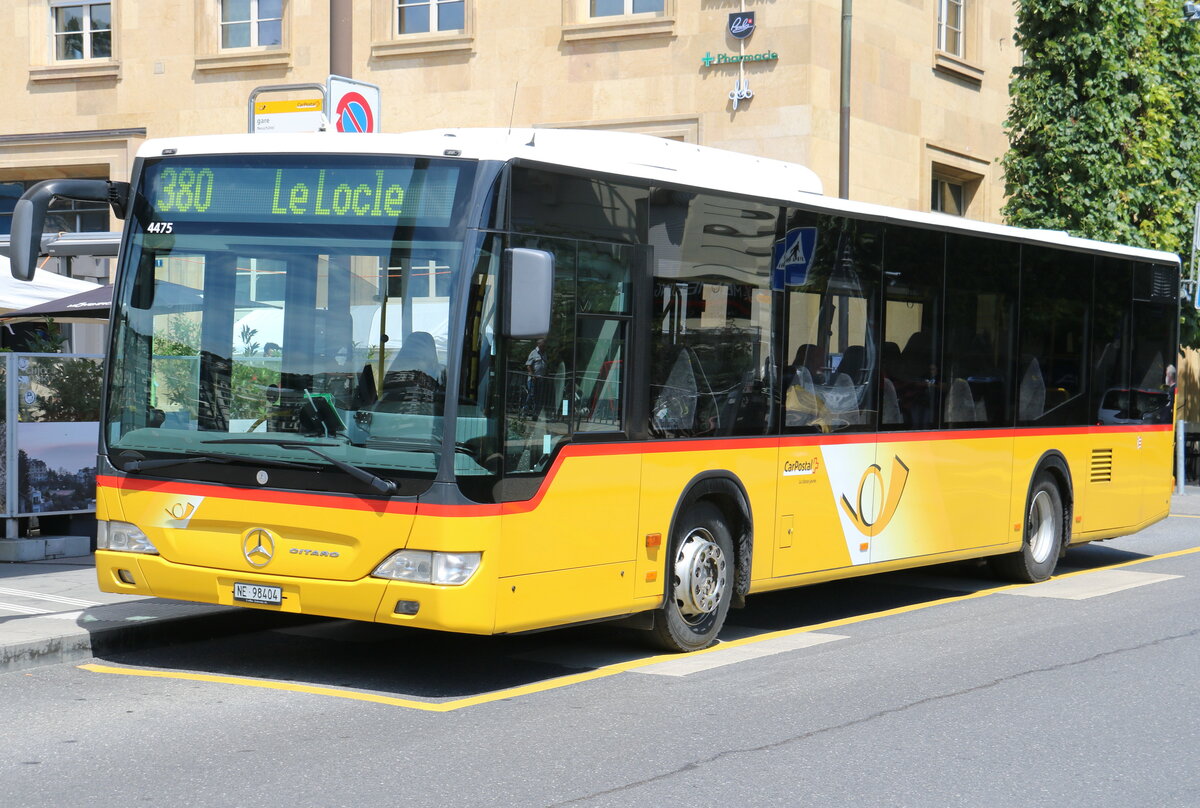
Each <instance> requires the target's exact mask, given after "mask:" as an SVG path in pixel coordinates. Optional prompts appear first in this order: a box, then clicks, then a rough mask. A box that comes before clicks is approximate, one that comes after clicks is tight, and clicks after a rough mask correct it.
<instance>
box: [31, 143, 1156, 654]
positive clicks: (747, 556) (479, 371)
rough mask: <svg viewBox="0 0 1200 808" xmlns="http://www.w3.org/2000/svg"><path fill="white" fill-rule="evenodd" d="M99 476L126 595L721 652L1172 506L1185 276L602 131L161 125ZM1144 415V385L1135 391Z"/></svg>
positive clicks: (135, 228) (131, 266)
mask: <svg viewBox="0 0 1200 808" xmlns="http://www.w3.org/2000/svg"><path fill="white" fill-rule="evenodd" d="M55 196H58V197H65V198H72V199H87V200H108V201H110V202H111V203H112V205H113V207H114V209H115V210H116V211H117V215H118V216H120V217H123V218H124V219H125V229H124V233H123V239H122V246H121V251H120V257H119V264H118V269H117V277H116V291H115V295H114V303H115V305H114V311H113V320H112V333H111V345H110V351H109V355H108V363H107V370H106V384H105V395H104V408H103V416H102V418H103V423H102V435H101V438H100V447H99V460H98V472H97V518H98V519H99V524H100V530H99V536H98V547H99V549H98V552H97V553H96V563H97V570H98V574H99V579H100V586H101V588H102V589H104V590H105V591H110V592H125V593H139V594H145V595H154V596H157V597H165V598H180V599H186V600H192V601H203V602H208V603H220V604H225V605H242V606H246V607H248V608H254V609H266V610H275V611H282V612H298V613H305V614H313V615H328V616H331V617H340V618H353V619H358V620H370V621H376V622H380V623H389V624H394V625H404V626H416V627H423V628H429V629H440V630H445V631H458V632H472V633H479V634H493V633H495V634H499V633H507V632H521V631H528V630H534V629H543V628H548V627H553V626H562V625H568V624H574V623H581V622H586V621H595V620H605V619H625V620H626V621H627V622H629V623H631V624H636V625H639V626H641V627H643V628H646V629H648V630H650V631H651V632H652V633H653V636H654V637H655V638H656V639H657V641H658V642H659V643H660V644H662V645H664V646H666V647H667V648H671V649H677V650H693V649H698V648H703V647H705V646H707V645H709V644H711V643H712V642H713V641H714V639H715V637H716V636H717V633H718V632H719V631H720V629H721V626H722V623H723V621H724V620H725V616H726V612H727V610H728V609H729V608H730V606H731V605H732V606H739V605H741V604H742V603H743V602H744V599H745V597H746V596H747V595H751V594H754V593H756V592H764V591H767V590H774V589H780V588H785V587H794V586H799V585H803V584H808V583H813V582H820V581H828V580H831V579H836V578H844V577H847V576H855V575H863V574H867V573H872V572H880V571H885V570H896V569H900V568H905V567H914V566H919V565H924V564H933V563H941V562H946V561H954V560H961V559H973V558H986V559H988V561H989V562H990V564H991V566H992V567H993V568H994V569H995V570H996V571H997V572H998V573H999V574H1000V575H1002V576H1005V577H1007V578H1010V579H1015V580H1018V581H1039V580H1043V579H1045V578H1047V577H1049V576H1050V575H1051V574H1052V573H1053V571H1054V568H1055V565H1056V563H1057V561H1058V559H1059V558H1060V556H1061V555H1062V554H1063V553H1064V552H1065V551H1066V549H1067V547H1068V546H1070V545H1073V544H1080V543H1084V542H1088V541H1092V540H1096V539H1105V538H1110V537H1114V536H1119V535H1123V534H1127V533H1132V532H1134V531H1137V530H1139V529H1141V528H1143V527H1145V526H1147V525H1149V524H1151V523H1153V522H1155V521H1156V520H1159V519H1162V518H1163V517H1164V516H1166V514H1167V510H1168V505H1169V498H1170V490H1171V485H1172V479H1171V463H1170V457H1171V445H1172V423H1171V421H1172V415H1173V413H1172V407H1171V406H1169V402H1166V403H1164V402H1165V401H1166V399H1165V397H1164V396H1163V395H1156V394H1155V395H1141V396H1136V397H1126V399H1127V400H1125V399H1123V400H1122V407H1121V415H1122V417H1121V418H1113V417H1111V413H1110V410H1111V409H1112V404H1111V401H1110V400H1109V399H1111V398H1112V395H1111V391H1113V390H1117V391H1122V390H1139V391H1163V392H1164V393H1165V392H1166V391H1165V389H1164V379H1165V374H1166V373H1167V366H1168V365H1169V363H1171V362H1172V361H1173V360H1174V357H1175V353H1176V329H1177V327H1178V317H1177V311H1178V286H1179V272H1180V266H1179V260H1178V259H1177V257H1176V256H1174V255H1170V254H1166V253H1161V252H1155V251H1151V250H1146V249H1138V248H1132V247H1122V246H1117V245H1112V244H1104V243H1099V242H1094V241H1087V240H1083V239H1078V238H1072V237H1069V236H1067V235H1065V234H1063V233H1057V232H1045V231H1028V230H1019V229H1015V228H1010V227H1002V226H997V225H991V224H983V223H979V222H972V221H967V220H965V219H962V218H957V217H950V216H945V215H939V214H923V213H913V212H908V211H902V210H896V209H890V208H884V207H878V206H874V205H867V204H860V203H856V202H850V201H845V200H838V199H831V198H828V197H825V196H822V195H821V187H820V183H819V181H818V180H817V178H816V175H815V174H814V173H813V172H811V171H809V170H807V169H805V168H803V167H800V166H797V165H793V164H788V163H782V162H776V161H771V160H765V159H757V158H754V157H750V156H745V155H739V154H733V153H728V152H722V151H718V150H715V149H710V148H705V147H701V146H696V145H692V144H686V143H679V142H672V141H668V140H661V139H657V138H652V137H647V136H640V135H630V134H618V133H610V132H595V131H556V130H465V129H464V130H445V131H427V132H414V133H409V134H396V135H383V134H378V135H340V134H313V135H297V134H287V135H278V136H276V135H265V134H258V135H234V136H215V137H190V138H176V139H167V140H152V141H148V142H147V143H145V144H144V145H143V146H142V147H141V148H140V149H139V151H138V155H137V160H136V162H135V164H134V168H133V174H132V177H131V178H130V181H129V182H128V183H125V182H104V181H93V180H52V181H49V182H48V183H43V184H41V185H39V186H36V187H34V188H32V189H31V190H30V191H29V192H28V193H27V194H26V195H25V196H24V197H23V198H22V199H21V201H20V202H19V203H18V206H17V210H16V213H15V215H14V236H13V244H14V248H13V271H14V273H16V274H18V275H19V276H25V277H27V276H28V275H29V273H30V272H31V269H32V266H33V262H34V260H35V259H36V257H37V252H38V235H39V234H40V232H41V229H42V219H43V216H44V214H45V210H46V207H47V205H48V203H49V202H50V201H51V200H52V199H53V198H54V197H55ZM1140 402H1149V403H1151V404H1153V406H1152V407H1150V406H1147V407H1146V411H1145V412H1142V411H1140V410H1139V407H1138V405H1139V403H1140Z"/></svg>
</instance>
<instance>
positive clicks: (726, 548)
mask: <svg viewBox="0 0 1200 808" xmlns="http://www.w3.org/2000/svg"><path fill="white" fill-rule="evenodd" d="M733 582H734V555H733V539H732V538H731V536H730V533H729V528H728V526H727V525H726V524H725V517H724V515H723V514H722V513H721V511H720V509H719V508H717V507H716V506H715V505H713V504H712V503H710V502H700V503H697V504H696V505H693V506H692V507H690V508H688V509H687V511H686V512H684V513H683V515H682V516H681V517H680V519H679V524H678V526H677V528H676V530H675V535H674V538H673V540H672V542H671V555H670V557H669V558H668V560H667V586H668V587H669V590H668V592H667V599H666V603H665V604H664V605H663V607H662V608H661V609H659V610H658V611H656V612H655V613H654V628H653V629H652V631H653V635H654V640H655V642H656V643H657V644H658V645H659V646H661V647H662V648H665V649H666V650H668V651H699V650H700V649H701V648H707V647H708V646H710V645H712V644H713V642H715V641H716V639H717V633H718V632H720V630H721V626H722V625H724V623H725V614H726V613H727V612H728V611H729V602H730V599H731V597H732V595H733Z"/></svg>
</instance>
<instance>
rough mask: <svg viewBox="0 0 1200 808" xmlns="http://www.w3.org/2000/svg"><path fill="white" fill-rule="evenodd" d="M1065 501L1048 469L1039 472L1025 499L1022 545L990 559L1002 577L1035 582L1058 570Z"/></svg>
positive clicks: (998, 574) (1028, 582) (994, 569)
mask: <svg viewBox="0 0 1200 808" xmlns="http://www.w3.org/2000/svg"><path fill="white" fill-rule="evenodd" d="M1063 527H1064V521H1063V501H1062V493H1061V492H1060V491H1059V489H1058V483H1056V482H1055V481H1054V478H1053V477H1051V476H1050V475H1049V474H1048V473H1047V472H1045V471H1041V472H1038V474H1037V476H1035V477H1034V478H1033V484H1032V485H1030V486H1029V497H1028V499H1027V500H1026V502H1025V536H1024V539H1023V540H1022V542H1021V549H1020V550H1019V551H1018V552H1015V553H1010V554H1009V555H1002V556H994V557H993V558H990V559H988V562H989V564H990V565H991V568H992V572H994V573H995V574H996V575H997V576H998V577H1000V578H1004V579H1005V580H1009V581H1016V582H1018V583H1025V584H1034V583H1037V582H1038V581H1045V580H1047V579H1048V578H1049V577H1050V576H1051V575H1053V574H1054V568H1055V566H1057V565H1058V557H1059V555H1060V554H1061V553H1062V548H1063Z"/></svg>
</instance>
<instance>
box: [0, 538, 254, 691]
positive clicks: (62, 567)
mask: <svg viewBox="0 0 1200 808" xmlns="http://www.w3.org/2000/svg"><path fill="white" fill-rule="evenodd" d="M231 611H234V610H232V609H229V608H227V607H222V606H212V605H209V604H203V603H184V602H180V601H171V600H162V599H160V598H148V597H142V596H136V595H114V594H110V593H108V592H101V591H100V589H99V587H97V585H96V570H95V567H94V566H93V561H92V557H91V556H90V555H88V556H82V557H79V558H62V559H56V560H51V561H27V562H21V563H7V564H5V563H0V673H2V672H5V671H11V670H18V669H20V668H26V667H33V666H36V665H50V664H54V663H57V662H70V661H74V660H77V659H88V658H90V657H92V656H95V654H96V653H100V652H102V651H103V650H107V649H115V648H121V647H127V646H130V645H137V644H140V643H144V642H150V641H158V640H161V639H162V634H163V632H164V631H174V630H177V629H180V628H182V626H181V625H180V623H179V621H186V620H195V619H196V618H205V617H211V616H213V615H215V614H219V613H229V612H231ZM168 625H170V626H171V628H169V629H168Z"/></svg>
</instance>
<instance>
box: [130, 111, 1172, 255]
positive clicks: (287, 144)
mask: <svg viewBox="0 0 1200 808" xmlns="http://www.w3.org/2000/svg"><path fill="white" fill-rule="evenodd" d="M164 152H167V153H169V154H174V155H199V154H288V153H318V154H412V155H420V156H427V157H444V156H453V157H461V158H464V159H471V160H496V161H502V162H504V161H508V160H514V159H521V160H528V161H531V162H536V163H542V164H545V165H551V166H565V167H569V168H575V169H581V170H584V171H591V172H596V173H599V174H609V175H614V176H626V177H636V178H640V179H645V180H649V181H652V182H654V181H657V182H663V183H670V184H672V185H682V186H685V187H690V188H696V189H711V190H713V191H724V192H727V193H733V194H739V195H742V196H749V197H760V198H763V199H769V200H772V201H777V202H791V203H796V204H799V205H803V206H804V207H808V208H812V209H816V210H821V211H827V212H830V213H843V214H850V215H857V216H864V217H868V218H871V219H875V220H878V221H882V222H893V223H897V224H915V225H918V226H924V227H931V228H936V229H939V230H946V231H951V232H958V233H963V234H968V235H982V236H994V237H998V238H1004V239H1011V240H1016V241H1023V242H1029V243H1040V244H1048V245H1053V246H1059V247H1066V248H1069V249H1077V250H1086V251H1089V252H1104V253H1112V254H1118V255H1122V256H1126V257H1130V258H1138V259H1142V260H1147V261H1155V262H1159V263H1168V264H1178V263H1179V257H1178V256H1176V255H1175V254H1173V253H1167V252H1160V251H1158V250H1148V249H1144V248H1140V247H1128V246H1122V245H1118V244H1110V243H1108V242H1102V241H1093V240H1091V239H1083V238H1077V237H1075V236H1071V235H1068V234H1067V233H1064V232H1062V231H1057V230H1029V229H1025V228H1019V227H1010V226H1007V225H998V224H990V223H987V222H979V221H975V220H972V219H966V218H963V217H960V216H949V215H946V214H939V213H919V212H914V211H910V210H904V209H902V208H891V207H886V206H883V205H873V204H868V203H864V202H854V201H850V200H845V199H837V198H834V197H828V196H823V195H822V193H823V189H822V185H821V180H820V178H819V177H818V176H817V175H816V173H815V172H813V171H812V170H810V169H808V168H806V167H805V166H802V165H798V164H796V163H787V162H783V161H781V160H771V159H767V158H763V157H753V156H751V155H746V154H740V153H738V152H730V151H725V150H723V149H715V148H711V147H708V146H698V145H696V144H694V143H681V142H679V141H674V140H666V139H664V138H659V137H654V136H652V135H639V134H633V133H629V132H613V131H606V130H589V129H430V130H424V131H418V132H406V133H402V134H349V133H333V132H318V133H312V134H243V135H200V136H194V137H179V138H162V139H155V140H148V141H146V142H144V143H143V144H142V145H141V147H140V148H139V149H138V152H137V156H138V157H144V158H149V157H160V156H163V154H164Z"/></svg>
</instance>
